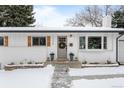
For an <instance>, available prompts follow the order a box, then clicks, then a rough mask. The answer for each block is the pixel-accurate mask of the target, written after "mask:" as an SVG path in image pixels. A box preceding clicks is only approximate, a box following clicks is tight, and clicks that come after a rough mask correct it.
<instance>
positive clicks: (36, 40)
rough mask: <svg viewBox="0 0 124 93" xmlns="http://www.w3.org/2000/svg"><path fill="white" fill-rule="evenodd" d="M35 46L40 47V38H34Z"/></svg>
mask: <svg viewBox="0 0 124 93" xmlns="http://www.w3.org/2000/svg"><path fill="white" fill-rule="evenodd" d="M32 39H33V45H34V46H38V45H39V38H38V37H33V38H32Z"/></svg>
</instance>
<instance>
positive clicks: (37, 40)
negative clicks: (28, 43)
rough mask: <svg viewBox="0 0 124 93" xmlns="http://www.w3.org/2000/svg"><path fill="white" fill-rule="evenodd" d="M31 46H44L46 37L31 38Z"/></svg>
mask: <svg viewBox="0 0 124 93" xmlns="http://www.w3.org/2000/svg"><path fill="white" fill-rule="evenodd" d="M32 45H33V46H46V37H32Z"/></svg>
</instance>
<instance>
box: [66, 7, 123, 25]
mask: <svg viewBox="0 0 124 93" xmlns="http://www.w3.org/2000/svg"><path fill="white" fill-rule="evenodd" d="M114 8H116V9H117V7H113V6H111V5H105V6H97V5H94V6H86V7H84V8H83V9H82V10H81V11H80V12H79V13H76V14H75V16H74V17H72V18H69V19H67V20H66V23H67V24H66V26H87V25H91V26H95V27H100V26H102V18H103V17H104V16H106V15H112V13H113V11H114V10H115V9H114ZM119 8H120V6H118V9H119ZM122 8H123V7H122V6H121V9H122Z"/></svg>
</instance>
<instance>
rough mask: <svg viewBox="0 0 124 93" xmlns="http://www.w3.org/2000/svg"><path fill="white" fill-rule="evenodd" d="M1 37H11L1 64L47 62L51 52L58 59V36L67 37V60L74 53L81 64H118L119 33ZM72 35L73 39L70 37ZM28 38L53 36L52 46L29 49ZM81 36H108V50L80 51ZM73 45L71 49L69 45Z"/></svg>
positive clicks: (2, 51)
mask: <svg viewBox="0 0 124 93" xmlns="http://www.w3.org/2000/svg"><path fill="white" fill-rule="evenodd" d="M0 35H1V36H5V35H7V36H8V37H9V46H8V47H0V63H2V64H7V63H10V62H16V63H19V62H21V61H24V60H25V59H27V60H29V61H38V62H45V61H46V59H47V57H49V54H50V53H51V52H54V53H55V60H56V59H57V36H67V58H68V59H69V53H70V52H72V53H74V55H75V57H77V58H78V60H79V61H80V62H82V61H84V60H86V61H87V62H89V63H93V62H99V63H102V62H103V63H105V62H106V61H107V60H110V61H112V62H116V38H117V36H118V34H117V33H8V34H6V33H3V34H0ZM70 35H72V37H70ZM27 36H51V40H52V42H51V46H50V47H46V46H39V47H28V46H27ZM79 36H86V37H88V36H107V41H108V42H107V44H108V46H107V47H108V49H107V50H88V49H86V50H80V49H79ZM70 43H73V46H72V47H70V46H69V44H70Z"/></svg>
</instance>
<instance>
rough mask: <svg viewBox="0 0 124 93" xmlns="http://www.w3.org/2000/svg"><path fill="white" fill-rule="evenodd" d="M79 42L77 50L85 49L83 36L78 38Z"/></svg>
mask: <svg viewBox="0 0 124 93" xmlns="http://www.w3.org/2000/svg"><path fill="white" fill-rule="evenodd" d="M79 42H80V45H79V48H80V49H85V48H86V44H85V43H86V41H85V36H82V37H80V38H79Z"/></svg>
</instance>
